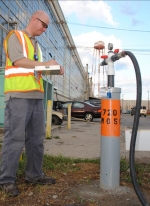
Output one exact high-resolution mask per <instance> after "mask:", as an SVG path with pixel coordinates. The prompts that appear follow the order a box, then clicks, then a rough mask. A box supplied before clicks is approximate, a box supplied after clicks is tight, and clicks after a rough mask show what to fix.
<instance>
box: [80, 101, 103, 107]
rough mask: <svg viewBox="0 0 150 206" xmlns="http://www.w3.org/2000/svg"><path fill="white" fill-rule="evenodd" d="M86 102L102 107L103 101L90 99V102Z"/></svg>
mask: <svg viewBox="0 0 150 206" xmlns="http://www.w3.org/2000/svg"><path fill="white" fill-rule="evenodd" d="M84 102H88V103H90V104H92V105H94V106H99V107H100V106H101V99H89V100H85V101H84Z"/></svg>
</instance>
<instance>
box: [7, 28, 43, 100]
mask: <svg viewBox="0 0 150 206" xmlns="http://www.w3.org/2000/svg"><path fill="white" fill-rule="evenodd" d="M24 32H25V31H24ZM27 35H28V36H29V38H30V39H31V41H32V44H33V46H34V47H35V50H36V51H38V45H37V42H36V39H35V38H34V37H32V36H30V35H29V34H27ZM8 55H9V58H10V60H11V62H15V61H17V60H19V59H22V58H24V55H23V50H22V45H21V44H20V42H19V40H18V38H17V36H16V35H15V33H13V34H12V35H11V36H10V37H9V39H8ZM10 97H11V98H23V99H44V93H42V92H39V91H30V92H8V93H6V94H5V101H7V100H9V98H10Z"/></svg>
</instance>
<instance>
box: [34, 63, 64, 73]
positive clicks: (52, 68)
mask: <svg viewBox="0 0 150 206" xmlns="http://www.w3.org/2000/svg"><path fill="white" fill-rule="evenodd" d="M35 71H37V72H38V71H41V72H42V75H58V74H60V65H52V66H35Z"/></svg>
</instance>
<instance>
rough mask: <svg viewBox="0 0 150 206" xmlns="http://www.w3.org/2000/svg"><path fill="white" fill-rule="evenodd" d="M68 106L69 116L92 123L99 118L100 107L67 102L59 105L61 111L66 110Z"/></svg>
mask: <svg viewBox="0 0 150 206" xmlns="http://www.w3.org/2000/svg"><path fill="white" fill-rule="evenodd" d="M68 104H71V116H72V117H77V118H84V119H85V120H89V121H92V120H93V118H100V117H101V108H100V106H94V105H92V104H90V103H88V102H80V101H67V102H63V103H61V109H62V110H63V109H66V111H67V108H68Z"/></svg>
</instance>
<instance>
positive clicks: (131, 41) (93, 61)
mask: <svg viewBox="0 0 150 206" xmlns="http://www.w3.org/2000/svg"><path fill="white" fill-rule="evenodd" d="M59 4H60V6H61V9H62V11H63V14H64V17H65V19H66V22H67V25H68V27H69V30H70V33H71V35H72V38H73V40H74V43H75V45H76V48H77V51H78V53H79V56H80V58H81V61H82V64H83V66H84V67H86V64H88V69H89V75H90V77H91V76H92V79H93V81H94V82H95V84H96V85H97V82H98V81H99V82H100V87H103V86H106V82H107V75H106V71H107V66H105V67H100V80H98V79H97V77H98V64H99V63H100V62H102V60H103V59H102V58H101V56H102V50H101V51H100V55H98V52H99V51H98V50H96V49H94V44H95V43H96V42H98V41H102V43H103V44H104V45H105V50H103V54H106V55H107V54H108V43H112V44H113V51H114V50H115V49H119V51H123V50H125V51H130V52H132V53H133V55H134V56H135V58H136V59H137V61H138V64H139V67H140V72H141V78H142V100H148V99H150V98H149V91H150V65H149V63H150V1H148V0H147V1H144V0H141V1H138V0H134V1H131V0H126V1H122V0H118V1H113V0H109V1H107V0H106V1H105V0H104V1H102V0H101V1H95V0H88V1H87V0H80V1H76V0H70V1H67V0H59ZM114 69H115V87H119V88H121V94H120V95H121V99H124V100H135V99H136V76H135V68H134V66H133V64H132V61H131V59H130V58H129V57H128V56H126V57H124V58H121V59H120V60H118V61H116V62H115V63H114ZM94 94H95V96H96V95H98V86H95V92H94Z"/></svg>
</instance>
